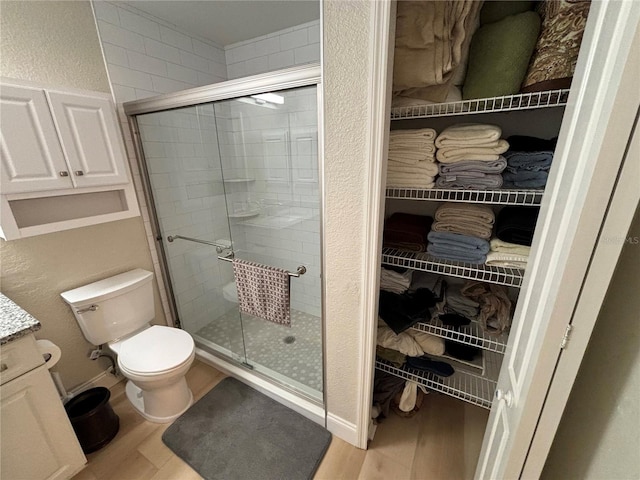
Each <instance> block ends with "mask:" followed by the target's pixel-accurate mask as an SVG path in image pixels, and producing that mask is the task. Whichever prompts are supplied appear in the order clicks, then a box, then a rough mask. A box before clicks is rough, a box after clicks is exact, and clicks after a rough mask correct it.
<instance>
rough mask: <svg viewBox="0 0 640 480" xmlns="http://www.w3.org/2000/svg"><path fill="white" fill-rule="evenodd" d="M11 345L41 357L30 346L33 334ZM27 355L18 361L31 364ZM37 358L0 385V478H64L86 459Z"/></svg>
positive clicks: (73, 472)
mask: <svg viewBox="0 0 640 480" xmlns="http://www.w3.org/2000/svg"><path fill="white" fill-rule="evenodd" d="M9 345H10V346H11V347H12V348H15V349H18V350H21V349H22V347H23V346H24V348H25V349H27V350H28V352H33V353H37V354H38V355H39V352H38V351H37V348H33V347H34V346H35V339H34V338H33V335H28V336H26V337H24V338H21V339H19V340H15V342H12V343H11V344H9ZM3 347H6V346H3ZM3 349H4V348H3ZM23 357H24V358H23ZM26 357H28V355H23V356H22V357H20V361H21V362H26V363H29V362H30V363H31V364H33V361H32V360H33V359H32V358H26ZM3 361H4V360H3ZM38 361H39V363H40V366H38V367H36V368H35V369H32V370H31V371H28V372H27V373H24V374H23V375H20V376H18V377H16V378H14V379H13V380H11V381H9V382H7V383H5V384H4V385H2V390H1V395H0V417H1V420H2V448H1V449H0V469H1V471H2V477H3V478H16V479H18V478H24V479H27V478H28V479H31V480H40V479H66V478H70V477H71V476H73V475H74V474H75V473H77V472H78V471H80V470H81V469H82V468H83V466H84V464H85V463H86V458H85V456H84V454H83V453H82V449H81V447H80V444H79V443H78V439H77V438H76V436H75V433H74V432H73V428H72V427H71V423H70V422H69V419H68V417H67V415H66V413H65V411H64V407H63V406H62V402H61V401H60V399H59V398H58V392H57V391H56V389H55V386H54V385H53V381H52V380H51V376H50V375H49V371H48V370H47V367H46V365H44V362H43V360H42V356H40V358H39V359H38ZM17 367H19V366H17Z"/></svg>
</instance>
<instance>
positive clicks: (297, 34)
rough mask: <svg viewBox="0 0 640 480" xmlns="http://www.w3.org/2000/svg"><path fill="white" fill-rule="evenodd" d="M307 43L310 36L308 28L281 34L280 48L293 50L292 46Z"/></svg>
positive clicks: (295, 46) (300, 45)
mask: <svg viewBox="0 0 640 480" xmlns="http://www.w3.org/2000/svg"><path fill="white" fill-rule="evenodd" d="M307 43H308V37H307V29H306V28H304V29H301V30H294V31H293V32H291V33H285V34H284V35H280V50H291V49H292V48H297V47H302V46H304V45H306V44H307Z"/></svg>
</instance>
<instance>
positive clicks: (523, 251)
mask: <svg viewBox="0 0 640 480" xmlns="http://www.w3.org/2000/svg"><path fill="white" fill-rule="evenodd" d="M489 245H490V246H491V251H492V252H498V253H509V254H514V255H526V256H529V253H531V247H528V246H527V245H518V244H517V243H509V242H503V241H502V240H500V239H499V238H492V239H491V242H489Z"/></svg>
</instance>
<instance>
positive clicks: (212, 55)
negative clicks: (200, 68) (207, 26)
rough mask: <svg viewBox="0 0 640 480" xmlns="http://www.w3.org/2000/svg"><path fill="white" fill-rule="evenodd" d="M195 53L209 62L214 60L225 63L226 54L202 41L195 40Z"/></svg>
mask: <svg viewBox="0 0 640 480" xmlns="http://www.w3.org/2000/svg"><path fill="white" fill-rule="evenodd" d="M192 42H193V53H195V54H196V55H199V56H201V57H204V58H206V59H208V60H213V61H214V62H222V61H224V53H223V50H222V49H221V48H218V47H214V46H213V45H209V44H208V43H204V42H202V41H200V40H197V39H195V38H194V39H193V40H192Z"/></svg>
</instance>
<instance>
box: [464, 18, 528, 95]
mask: <svg viewBox="0 0 640 480" xmlns="http://www.w3.org/2000/svg"><path fill="white" fill-rule="evenodd" d="M538 33H540V16H539V15H538V14H537V13H535V12H524V13H520V14H518V15H511V16H509V17H506V18H504V19H502V20H500V21H499V22H494V23H490V24H488V25H484V26H482V27H480V28H479V29H478V31H477V32H476V33H475V35H474V36H473V38H472V39H471V48H470V50H469V66H468V68H467V76H466V78H465V81H464V86H463V89H462V98H463V99H465V100H469V99H473V98H487V97H499V96H501V95H512V94H514V93H518V92H519V91H520V85H521V84H522V81H523V80H524V77H525V75H526V74H527V68H528V66H529V60H530V58H531V55H532V53H533V50H534V48H535V46H536V41H537V39H538Z"/></svg>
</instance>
